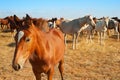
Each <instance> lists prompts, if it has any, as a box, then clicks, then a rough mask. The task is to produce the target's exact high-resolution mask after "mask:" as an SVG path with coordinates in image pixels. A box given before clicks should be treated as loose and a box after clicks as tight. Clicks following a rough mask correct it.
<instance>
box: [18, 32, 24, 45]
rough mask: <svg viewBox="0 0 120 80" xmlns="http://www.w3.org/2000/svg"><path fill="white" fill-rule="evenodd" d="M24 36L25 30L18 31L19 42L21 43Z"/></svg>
mask: <svg viewBox="0 0 120 80" xmlns="http://www.w3.org/2000/svg"><path fill="white" fill-rule="evenodd" d="M23 36H24V32H23V31H20V32H19V33H18V43H19V41H20V39H21V38H22V37H23Z"/></svg>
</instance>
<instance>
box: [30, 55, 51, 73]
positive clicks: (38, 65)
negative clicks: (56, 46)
mask: <svg viewBox="0 0 120 80" xmlns="http://www.w3.org/2000/svg"><path fill="white" fill-rule="evenodd" d="M29 61H30V63H31V65H32V67H33V68H34V69H36V70H37V71H38V72H45V73H47V71H48V70H49V69H50V67H51V65H52V61H51V60H50V59H49V58H42V59H40V58H39V57H38V56H36V55H34V58H30V59H29Z"/></svg>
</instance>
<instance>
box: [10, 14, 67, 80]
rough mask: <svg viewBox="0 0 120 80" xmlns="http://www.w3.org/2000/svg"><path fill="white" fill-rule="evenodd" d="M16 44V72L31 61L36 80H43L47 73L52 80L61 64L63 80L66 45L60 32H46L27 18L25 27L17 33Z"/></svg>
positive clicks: (60, 69)
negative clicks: (42, 77)
mask: <svg viewBox="0 0 120 80" xmlns="http://www.w3.org/2000/svg"><path fill="white" fill-rule="evenodd" d="M15 42H16V47H15V51H14V57H13V61H12V67H13V69H14V70H16V71H19V70H20V69H22V68H23V66H24V64H25V62H26V61H27V60H28V59H29V61H30V64H31V66H32V70H33V73H34V75H35V77H36V80H41V75H40V74H41V73H46V74H47V76H48V80H52V77H53V73H54V67H55V65H56V64H57V63H59V66H58V68H59V71H60V74H61V78H62V80H63V63H64V58H63V56H64V53H65V44H64V36H63V34H62V32H61V31H60V30H58V29H51V30H50V31H49V32H44V31H42V30H41V29H39V28H38V27H36V26H35V25H34V24H33V22H32V19H31V18H30V17H28V16H26V20H25V21H24V24H23V27H20V29H19V31H18V32H17V33H16V36H15ZM60 46H61V48H59V47H60Z"/></svg>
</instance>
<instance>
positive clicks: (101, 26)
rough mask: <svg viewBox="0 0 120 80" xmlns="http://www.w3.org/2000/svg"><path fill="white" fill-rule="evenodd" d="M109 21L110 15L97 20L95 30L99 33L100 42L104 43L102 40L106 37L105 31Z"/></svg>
mask: <svg viewBox="0 0 120 80" xmlns="http://www.w3.org/2000/svg"><path fill="white" fill-rule="evenodd" d="M108 22H109V18H108V17H106V18H105V17H104V18H102V19H100V20H97V22H96V27H95V30H96V31H97V32H98V33H99V36H100V44H102V40H103V39H104V38H105V32H106V31H107V27H108Z"/></svg>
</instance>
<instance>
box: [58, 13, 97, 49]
mask: <svg viewBox="0 0 120 80" xmlns="http://www.w3.org/2000/svg"><path fill="white" fill-rule="evenodd" d="M61 21H62V22H61V23H59V26H58V27H59V28H60V30H61V31H62V32H63V33H64V34H65V44H66V34H70V35H72V36H73V44H72V49H76V48H77V46H76V44H77V41H78V36H79V35H80V32H81V31H82V29H81V28H82V27H83V26H84V25H85V24H89V25H91V26H92V27H93V28H94V27H95V22H94V21H93V18H92V16H91V15H88V16H84V17H82V18H77V19H74V20H61ZM56 25H58V24H56Z"/></svg>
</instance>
